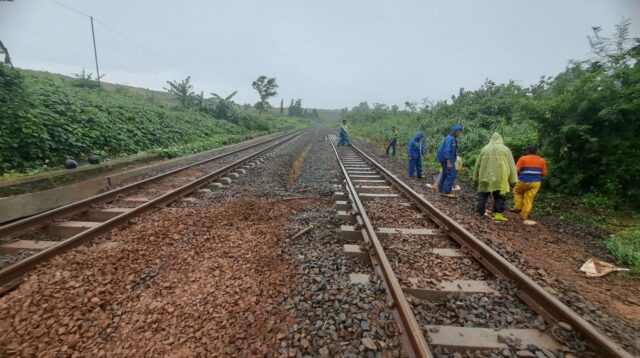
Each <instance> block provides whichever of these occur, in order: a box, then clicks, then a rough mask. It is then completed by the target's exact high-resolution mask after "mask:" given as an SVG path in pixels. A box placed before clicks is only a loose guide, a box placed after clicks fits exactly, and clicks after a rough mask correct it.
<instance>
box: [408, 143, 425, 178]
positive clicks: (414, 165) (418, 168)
mask: <svg viewBox="0 0 640 358" xmlns="http://www.w3.org/2000/svg"><path fill="white" fill-rule="evenodd" d="M423 138H424V132H422V131H420V132H418V133H417V134H416V136H415V137H413V139H411V141H410V142H409V145H408V146H407V155H408V156H409V176H410V177H412V178H413V175H414V173H416V172H417V175H418V178H422V155H423V154H424V150H425V148H424V143H423V140H422V139H423Z"/></svg>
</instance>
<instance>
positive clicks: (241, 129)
mask: <svg viewBox="0 0 640 358" xmlns="http://www.w3.org/2000/svg"><path fill="white" fill-rule="evenodd" d="M77 77H78V78H75V79H73V78H69V77H65V76H59V75H53V74H46V73H35V72H30V71H22V70H17V69H13V68H11V67H9V66H6V65H3V64H0V174H5V173H8V172H17V171H27V170H30V169H36V168H42V167H46V166H50V167H57V166H59V165H60V164H61V163H62V161H63V160H64V159H65V158H67V157H71V158H74V159H82V158H86V157H88V156H89V155H91V154H98V155H101V156H103V157H118V156H124V155H129V154H134V153H140V152H144V151H151V150H157V151H161V152H163V153H165V154H167V155H169V156H172V155H178V154H182V153H185V152H194V151H198V150H205V149H209V148H212V147H215V146H220V145H222V144H226V143H231V142H236V141H240V140H243V139H246V138H248V137H250V136H255V135H259V134H264V133H267V132H270V131H272V130H273V129H274V127H275V125H276V124H280V125H291V124H292V123H294V122H295V121H294V120H290V119H286V118H282V119H277V118H273V117H272V116H270V115H267V116H258V114H257V112H256V111H255V110H251V111H244V110H240V109H239V106H237V105H235V104H233V103H232V102H230V101H229V99H228V98H227V99H226V100H225V98H220V97H218V98H215V97H214V98H212V99H210V100H209V99H207V101H206V102H205V103H202V106H201V107H202V108H201V110H200V109H198V110H196V109H194V108H187V106H175V105H166V104H160V103H157V101H154V100H153V96H152V97H151V98H148V97H146V96H144V95H140V94H138V93H134V91H129V90H128V89H127V88H126V87H115V88H110V89H109V87H107V86H103V87H104V88H98V87H97V86H96V82H95V81H94V80H91V79H90V78H87V77H88V76H77ZM178 101H180V99H179V100H178Z"/></svg>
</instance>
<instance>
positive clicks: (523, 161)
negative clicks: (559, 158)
mask: <svg viewBox="0 0 640 358" xmlns="http://www.w3.org/2000/svg"><path fill="white" fill-rule="evenodd" d="M537 153H538V148H537V147H536V146H535V145H530V146H528V147H527V155H525V156H523V157H521V158H520V159H518V162H517V163H516V168H517V169H518V183H517V184H516V186H515V187H514V188H513V201H514V202H515V206H514V208H513V209H511V211H513V212H518V213H520V219H522V220H524V223H525V224H527V225H535V224H536V222H535V221H532V220H529V219H528V218H529V214H530V213H531V209H533V199H534V198H535V197H536V194H538V190H540V184H541V182H542V177H543V176H545V175H547V163H546V162H545V161H544V159H543V158H542V157H540V156H538V154H537Z"/></svg>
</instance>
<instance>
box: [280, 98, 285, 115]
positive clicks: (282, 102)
mask: <svg viewBox="0 0 640 358" xmlns="http://www.w3.org/2000/svg"><path fill="white" fill-rule="evenodd" d="M283 113H284V99H281V100H280V114H281V115H282V114H283Z"/></svg>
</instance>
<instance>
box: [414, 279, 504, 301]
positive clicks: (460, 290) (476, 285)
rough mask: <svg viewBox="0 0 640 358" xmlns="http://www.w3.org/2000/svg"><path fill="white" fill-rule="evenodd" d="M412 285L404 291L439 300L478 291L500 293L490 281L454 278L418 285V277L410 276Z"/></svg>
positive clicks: (423, 297)
mask: <svg viewBox="0 0 640 358" xmlns="http://www.w3.org/2000/svg"><path fill="white" fill-rule="evenodd" d="M409 282H411V287H403V288H402V291H404V293H406V294H408V295H411V296H414V297H416V298H419V299H422V300H438V299H440V298H443V297H446V296H448V295H452V294H462V295H472V294H478V293H485V294H487V293H490V294H498V291H496V290H494V289H493V288H491V287H490V285H489V281H480V280H453V281H441V282H438V283H437V286H436V287H418V279H417V278H413V277H411V278H409Z"/></svg>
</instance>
